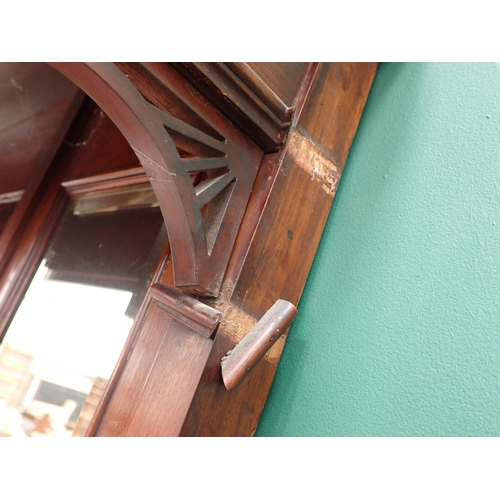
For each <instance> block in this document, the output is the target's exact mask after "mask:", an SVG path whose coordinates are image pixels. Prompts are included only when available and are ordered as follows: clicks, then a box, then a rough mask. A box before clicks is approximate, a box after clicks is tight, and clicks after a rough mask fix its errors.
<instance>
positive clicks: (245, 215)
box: [52, 63, 377, 436]
mask: <svg viewBox="0 0 500 500" xmlns="http://www.w3.org/2000/svg"><path fill="white" fill-rule="evenodd" d="M52 66H53V67H54V68H56V69H58V70H59V71H61V72H62V73H63V74H65V75H66V76H68V77H69V78H70V79H71V80H72V81H73V82H75V83H76V84H77V85H78V86H79V87H80V88H82V89H83V90H84V91H85V92H86V93H88V94H89V95H90V96H91V97H92V98H93V99H94V100H95V101H96V102H97V103H98V104H99V105H100V106H101V107H102V109H103V110H104V111H105V112H106V113H107V114H108V115H109V117H110V118H111V119H112V120H113V121H114V122H115V124H116V125H117V126H118V127H119V128H120V130H121V131H122V133H123V135H124V136H125V137H126V139H127V140H128V141H129V143H130V144H131V146H132V147H133V149H134V150H135V152H136V154H137V156H138V157H139V159H140V161H141V164H142V166H143V168H144V170H145V171H146V173H147V175H148V177H149V179H150V180H151V184H152V186H153V189H154V190H155V193H156V195H157V198H158V200H159V203H160V206H161V208H162V213H163V215H164V219H165V223H166V226H167V230H168V233H169V239H170V246H171V249H172V259H171V260H170V259H169V258H168V256H167V253H165V254H164V260H163V262H162V263H161V265H160V267H159V268H158V271H157V274H156V277H155V278H154V282H157V283H159V284H160V285H167V286H170V287H173V286H175V287H176V288H177V289H179V290H181V291H182V292H183V293H184V294H190V295H196V296H197V298H194V297H191V298H189V300H191V302H189V301H188V302H189V304H191V305H189V306H188V305H186V306H180V307H176V308H174V309H175V310H173V309H172V300H173V299H172V297H170V296H169V297H167V296H165V295H162V294H161V293H159V291H158V290H159V288H158V287H156V288H155V287H154V286H153V287H152V288H150V291H149V293H148V295H147V297H146V300H145V302H144V304H143V308H142V312H141V316H140V319H139V321H137V322H136V327H135V330H134V332H133V334H132V336H131V338H130V339H129V342H128V343H127V345H126V347H125V349H124V351H123V353H122V356H121V359H120V360H119V362H118V364H117V367H116V369H115V372H114V374H113V377H112V380H111V382H110V383H109V384H108V387H107V389H106V392H105V395H104V397H103V399H102V401H101V403H100V406H99V408H98V411H97V412H96V414H95V416H94V419H93V421H92V424H91V427H90V429H89V431H88V435H91V436H174V435H175V436H177V435H179V436H180V435H183V436H207V435H210V436H222V435H231V436H250V435H253V434H254V433H255V430H256V427H257V424H258V420H259V417H260V413H261V411H262V409H263V407H264V404H265V400H266V398H267V394H268V392H269V389H270V386H271V383H272V379H273V376H274V373H275V371H276V368H277V363H278V361H279V358H280V355H281V352H282V349H283V347H284V344H285V341H286V335H287V333H286V332H283V334H282V335H281V337H280V339H279V340H278V341H277V342H276V343H275V344H274V346H273V347H272V348H271V349H270V350H269V351H268V352H267V354H266V355H265V356H264V358H263V359H262V360H261V361H260V362H259V363H257V365H256V366H255V368H254V369H253V371H252V372H251V373H250V374H249V375H248V376H247V377H246V378H245V379H244V380H243V381H242V382H241V383H240V384H239V385H238V386H237V387H235V388H234V389H233V390H232V391H231V392H228V391H227V389H226V388H225V386H224V384H223V380H222V375H221V366H220V362H221V359H222V358H223V357H224V355H225V354H226V353H227V351H229V350H230V349H232V348H234V347H235V345H236V344H237V343H238V342H239V341H240V340H241V339H242V338H244V336H245V335H246V334H247V333H248V332H249V331H250V330H251V329H252V327H253V326H254V325H255V324H256V323H257V321H258V320H259V319H260V318H261V317H262V316H263V315H264V314H265V312H266V311H267V310H268V309H269V308H270V307H271V306H272V305H273V304H274V303H275V302H276V301H277V300H278V299H284V300H287V301H289V302H290V303H292V304H295V305H296V304H297V303H298V302H299V299H300V295H301V293H302V290H303V287H304V286H305V282H306V279H307V275H308V273H309V269H310V267H311V265H312V261H313V258H314V254H315V252H316V248H317V246H318V244H319V240H320V238H321V234H322V231H323V228H324V225H325V223H326V219H327V217H328V213H329V210H330V207H331V204H332V202H333V198H334V195H335V192H336V189H337V186H338V182H339V180H340V177H341V174H342V170H343V167H344V164H345V161H346V159H347V154H348V151H349V148H350V146H351V143H352V140H353V137H354V134H355V131H356V128H357V126H358V123H359V120H360V117H361V113H362V110H363V107H364V104H365V102H366V99H367V96H368V92H369V89H370V86H371V83H372V81H373V78H374V76H375V72H376V67H377V66H376V64H371V63H366V64H365V63H321V64H312V63H311V64H308V65H297V69H296V70H293V71H291V72H290V74H289V75H288V76H287V78H288V80H287V79H286V78H285V76H283V78H282V82H281V85H282V87H280V81H279V79H278V82H276V81H274V82H273V84H272V85H271V83H270V84H269V85H267V84H266V81H269V82H271V81H272V78H271V76H270V75H272V73H273V72H276V73H280V71H282V70H280V67H279V64H274V65H272V64H269V65H267V66H254V68H255V69H259V71H260V76H259V75H257V77H258V78H256V77H255V76H254V75H253V74H254V73H255V71H254V70H253V69H252V68H251V67H250V66H242V65H215V66H210V65H208V66H207V65H196V64H191V65H190V64H184V65H179V64H177V65H174V66H175V68H174V66H172V65H168V64H164V63H162V64H160V63H154V64H153V63H147V64H146V63H145V64H132V63H127V64H124V63H120V64H116V65H113V64H111V63H105V64H103V63H99V64H90V63H88V64H83V63H74V64H68V63H64V64H62V63H57V64H52ZM176 68H177V69H176ZM207 68H208V69H207ZM211 69H213V74H215V75H216V76H217V78H212V76H211V73H210V70H211ZM249 69H251V71H249ZM179 71H180V73H179ZM181 73H182V75H184V76H182V75H181ZM190 75H191V76H190ZM186 76H187V77H188V79H190V82H188V81H187V80H186V78H185V77H186ZM228 82H229V83H228ZM228 86H229V87H228ZM271 87H273V88H271ZM228 88H230V89H231V92H229V93H228V91H227V89H228ZM290 88H293V89H295V90H294V92H293V95H294V97H293V99H292V100H291V101H290V95H289V89H290ZM262 116H265V117H267V118H266V120H264V121H262V120H259V117H262ZM235 123H236V124H237V125H235ZM214 151H215V153H214ZM217 152H219V153H222V156H221V155H220V154H217ZM224 155H225V156H224ZM221 158H222V159H221ZM190 171H191V172H192V171H203V172H205V174H206V175H205V179H204V180H203V181H202V183H201V184H200V185H199V187H196V188H193V184H192V179H191V178H190V177H189V172H190ZM210 171H212V172H210ZM172 180H174V182H171V181H172ZM207 228H208V229H207ZM214 228H215V229H214ZM153 284H154V283H153ZM167 295H168V294H167ZM193 301H194V302H193ZM174 302H175V300H174ZM166 303H167V304H166ZM186 304H187V303H186ZM197 304H200V306H198V305H197ZM204 307H208V308H209V309H207V311H208V313H207V314H208V316H209V317H211V318H212V320H213V321H215V318H218V319H217V321H216V322H215V323H213V328H212V327H211V326H210V328H212V329H211V330H210V332H209V333H208V334H206V335H204V334H203V333H202V332H200V331H199V328H198V327H197V326H196V324H193V323H190V322H189V321H187V320H185V319H183V318H182V315H183V314H185V315H186V316H187V317H189V315H190V314H195V317H197V315H199V314H200V313H199V311H200V310H202V309H203V310H204ZM189 311H195V312H194V313H192V312H191V313H190V312H189ZM214 311H215V312H214ZM179 315H180V316H179ZM188 319H189V318H188ZM195 323H196V321H195ZM211 324H212V323H211ZM203 328H206V327H203ZM204 331H205V330H204Z"/></svg>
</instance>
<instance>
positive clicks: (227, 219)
mask: <svg viewBox="0 0 500 500" xmlns="http://www.w3.org/2000/svg"><path fill="white" fill-rule="evenodd" d="M51 66H52V67H54V68H55V69H57V70H58V71H60V72H61V73H62V74H63V75H65V76H66V77H67V78H69V79H70V80H71V81H73V83H75V84H76V85H77V86H78V87H80V88H81V89H82V90H83V91H84V92H86V93H87V94H88V95H89V96H90V97H91V98H92V99H93V100H94V101H95V102H96V103H97V104H98V105H99V106H100V107H101V109H102V110H103V111H104V112H105V113H106V114H107V115H108V116H109V117H110V119H111V120H112V121H113V122H114V123H115V125H116V126H117V127H118V129H119V130H120V131H121V132H122V133H123V135H124V136H125V138H126V139H127V141H128V142H129V144H130V146H131V147H132V148H133V150H134V151H135V153H136V155H137V157H138V158H139V161H140V163H141V165H142V166H143V168H144V170H145V171H146V173H147V175H148V177H149V179H150V181H151V185H152V187H153V190H154V192H155V194H156V197H157V199H158V202H159V205H160V208H161V211H162V214H163V218H164V221H165V225H166V228H167V232H168V236H169V241H170V246H171V251H172V262H173V270H174V279H175V284H176V286H177V287H179V288H181V289H183V290H184V291H187V292H189V293H195V294H200V295H212V296H215V295H217V294H218V292H219V289H220V286H221V282H222V278H223V276H224V272H225V269H226V267H227V263H228V260H229V256H230V254H231V250H232V247H233V244H234V240H235V238H236V234H237V232H238V229H239V225H240V223H241V219H242V218H243V214H244V211H245V208H246V205H247V203H248V198H249V196H250V193H251V190H252V186H253V182H254V180H255V176H256V174H257V170H258V167H259V164H260V161H261V158H262V151H261V150H260V149H259V148H257V147H256V146H255V144H254V143H253V142H251V141H250V140H249V139H248V138H247V137H246V136H245V135H244V134H243V133H241V132H240V131H239V130H238V129H237V128H236V127H235V126H234V125H233V124H232V123H230V122H229V121H228V120H227V119H225V118H224V116H222V115H221V114H220V113H219V112H218V111H217V110H216V109H215V108H213V107H212V106H210V105H209V104H208V103H207V102H205V101H203V99H202V98H201V96H199V95H197V93H196V91H194V89H193V88H192V87H191V86H190V84H189V83H188V82H187V81H186V80H185V79H184V78H183V77H182V76H180V74H179V73H177V72H176V71H175V70H174V69H173V68H171V67H170V66H169V65H167V64H164V65H161V66H160V67H158V65H151V66H150V67H148V66H149V65H147V64H145V65H140V64H136V65H129V66H127V68H128V69H127V73H129V70H131V72H134V73H136V74H125V73H124V72H123V71H122V70H121V69H120V68H119V67H118V65H115V64H113V63H51ZM133 82H135V84H134V83H133ZM137 82H139V84H140V85H138V83H137ZM138 87H141V88H140V90H139V88H138ZM149 88H154V93H151V92H150V91H149V90H148V89H149ZM145 89H146V90H145ZM148 92H149V93H150V95H147V94H148ZM163 94H164V95H163ZM164 96H167V98H165V97H164ZM172 96H174V97H172ZM165 100H167V101H168V100H170V102H174V101H175V102H176V103H177V102H179V103H180V107H181V108H182V109H186V110H187V113H184V115H183V113H182V112H179V111H178V109H172V110H171V109H169V106H168V105H167V106H157V105H155V104H152V101H153V102H154V101H156V102H164V101H165ZM176 115H177V116H176ZM184 116H195V118H196V119H195V120H194V122H193V120H191V122H192V123H189V122H188V120H185V119H184ZM193 123H194V124H193ZM200 123H205V124H207V126H206V127H203V128H204V130H201V128H200V126H199V124H200ZM207 130H208V131H209V132H207ZM211 131H213V132H211ZM185 144H188V145H189V144H194V145H195V146H194V147H193V148H192V149H191V150H190V151H188V152H187V153H186V149H189V148H186V146H185ZM183 148H184V149H183ZM195 172H202V173H203V174H204V176H203V177H204V178H202V181H201V183H200V184H199V185H198V186H196V187H195V186H193V179H192V177H191V175H190V174H193V173H195Z"/></svg>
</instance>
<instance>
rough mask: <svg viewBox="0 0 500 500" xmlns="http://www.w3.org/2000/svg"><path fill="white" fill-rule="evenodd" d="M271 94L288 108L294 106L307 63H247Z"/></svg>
mask: <svg viewBox="0 0 500 500" xmlns="http://www.w3.org/2000/svg"><path fill="white" fill-rule="evenodd" d="M247 64H248V65H249V66H250V67H251V68H252V69H253V70H254V71H255V72H256V73H257V74H258V75H259V76H260V78H262V80H264V81H265V82H266V83H267V85H269V87H270V88H271V90H272V91H273V92H275V93H276V95H277V96H278V97H280V99H281V100H282V101H283V102H284V103H285V104H286V105H287V106H289V107H292V106H294V103H295V98H296V97H297V94H298V93H299V89H300V86H301V84H302V80H303V79H304V77H305V76H306V73H307V68H308V66H309V64H310V63H308V62H275V63H273V62H250V63H247Z"/></svg>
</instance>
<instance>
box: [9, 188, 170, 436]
mask: <svg viewBox="0 0 500 500" xmlns="http://www.w3.org/2000/svg"><path fill="white" fill-rule="evenodd" d="M127 189H129V188H127ZM148 189H149V190H150V192H148V193H146V192H145V191H148ZM129 191H130V189H129ZM139 191H140V193H141V196H137V193H135V194H134V195H133V196H132V198H134V199H138V200H140V202H137V203H135V204H134V202H131V201H130V200H131V196H126V193H125V194H123V193H122V194H121V195H120V193H116V192H115V193H114V194H113V196H109V192H108V194H107V195H106V196H108V198H109V199H112V200H114V201H115V202H116V200H117V199H120V200H122V199H126V200H127V201H126V202H125V203H121V204H116V203H115V204H114V205H113V209H112V210H110V205H109V203H108V204H107V205H106V204H105V203H103V199H104V198H106V196H105V197H96V196H95V195H93V199H91V200H82V199H80V200H77V201H76V202H72V203H71V204H70V206H69V207H68V209H67V210H66V212H65V214H64V216H63V217H62V219H61V220H60V222H59V225H58V228H57V230H56V232H55V235H54V237H53V239H52V242H51V244H50V245H49V248H48V250H47V251H46V253H45V256H44V259H43V261H42V262H41V264H40V266H39V268H38V270H37V272H36V274H35V276H34V278H33V280H32V282H31V285H30V287H29V289H28V291H27V293H26V294H25V297H24V299H23V301H22V303H21V305H20V307H19V309H18V311H17V313H16V316H15V317H14V319H13V321H12V323H11V325H10V327H9V330H8V332H7V335H6V337H5V339H4V341H3V342H2V344H1V345H0V436H13V437H25V436H30V437H51V436H56V437H59V436H83V435H85V432H86V430H87V428H88V426H89V424H90V421H91V419H92V416H93V414H94V412H95V410H96V408H97V405H98V403H99V400H100V398H101V396H102V395H103V393H104V390H105V387H106V384H107V381H108V380H109V378H110V376H111V374H112V372H113V369H114V367H115V365H116V362H117V360H118V357H119V355H120V352H121V351H122V348H123V346H124V343H125V341H126V339H127V337H128V335H129V333H130V330H131V327H132V324H133V321H134V318H135V316H136V314H137V312H138V310H139V306H140V304H141V302H142V300H143V298H144V296H145V293H146V291H147V288H148V286H149V284H150V281H151V278H152V275H153V273H154V271H155V269H156V266H157V264H158V262H159V259H160V257H161V255H162V252H163V249H164V248H165V245H166V232H165V230H164V226H163V219H162V216H161V213H160V211H159V209H158V208H157V207H156V206H155V205H157V203H156V202H155V200H154V196H153V197H152V196H151V189H150V188H144V187H141V188H140V189H139ZM97 198H98V200H99V203H95V199H97ZM145 198H146V199H148V200H149V201H148V202H147V203H146V202H145V201H144V200H145ZM89 207H91V208H89Z"/></svg>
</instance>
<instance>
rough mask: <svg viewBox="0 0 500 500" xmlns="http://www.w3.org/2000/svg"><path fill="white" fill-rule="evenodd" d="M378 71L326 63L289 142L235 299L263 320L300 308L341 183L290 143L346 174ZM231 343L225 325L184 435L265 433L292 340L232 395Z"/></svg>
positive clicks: (368, 66)
mask: <svg viewBox="0 0 500 500" xmlns="http://www.w3.org/2000/svg"><path fill="white" fill-rule="evenodd" d="M376 68H377V66H376V64H370V63H367V64H363V63H352V64H351V63H329V64H320V65H319V67H318V70H317V73H316V75H315V78H314V80H313V82H312V86H311V89H310V91H309V93H308V95H307V99H306V101H305V105H304V107H303V111H302V114H301V115H300V116H298V117H295V124H294V128H293V130H292V133H291V135H289V139H288V141H287V143H286V144H285V150H284V154H283V155H282V157H281V161H280V167H279V171H278V174H277V177H276V179H275V182H274V185H273V187H272V190H271V192H270V194H269V198H268V199H267V200H266V203H265V206H264V210H263V213H262V216H261V219H260V220H259V224H258V227H257V229H256V231H255V234H254V235H253V238H252V240H251V245H250V248H249V251H248V253H247V255H246V258H245V261H244V264H243V266H242V270H241V272H240V274H239V277H238V280H237V283H236V286H235V288H234V291H233V294H232V296H231V299H230V304H231V306H232V307H236V308H238V310H240V311H242V312H244V313H246V314H248V315H250V316H251V317H254V318H259V317H261V316H262V315H263V314H264V312H265V311H266V310H267V309H269V307H271V305H272V304H273V303H274V302H275V301H276V300H277V299H278V298H282V299H285V300H288V301H290V302H291V303H293V304H297V303H298V302H299V300H300V296H301V294H302V290H303V288H304V286H305V283H306V280H307V276H308V274H309V270H310V268H311V265H312V262H313V259H314V255H315V253H316V250H317V247H318V245H319V241H320V239H321V235H322V232H323V228H324V226H325V224H326V221H327V218H328V214H329V212H330V208H331V205H332V202H333V194H334V192H335V190H336V187H337V184H335V186H332V189H333V192H332V191H331V189H328V190H326V189H325V186H324V184H323V183H322V182H319V181H318V180H314V179H313V178H312V176H311V171H310V169H307V168H306V169H305V168H304V165H303V164H301V163H302V162H301V155H297V148H294V146H293V145H291V143H290V142H291V141H290V137H292V138H293V137H294V134H293V132H297V133H300V135H301V136H302V137H306V138H307V139H308V140H310V141H311V142H312V143H313V145H314V146H315V149H314V151H317V150H320V151H321V152H322V155H321V158H324V159H326V160H327V163H326V164H327V165H330V166H331V165H333V166H335V167H336V169H337V171H338V173H339V175H340V174H341V173H342V170H343V168H344V165H345V161H346V159H347V154H348V151H349V148H350V146H351V144H352V140H353V138H354V134H355V132H356V129H357V126H358V123H359V120H360V118H361V113H362V110H363V108H364V105H365V103H366V100H367V97H368V93H369V90H370V87H371V84H372V82H373V78H374V77H375V72H376ZM311 117H314V120H312V119H311ZM295 137H297V136H295ZM299 151H300V148H299ZM332 168H333V167H332ZM299 309H300V307H299ZM283 337H286V334H285V335H284V336H283ZM283 337H282V338H283ZM230 338H231V332H228V331H224V330H223V329H222V325H221V328H220V329H219V334H218V335H217V336H216V339H215V345H214V347H213V349H212V352H211V354H210V357H209V360H208V363H207V366H206V368H205V371H204V373H203V376H202V377H201V380H200V384H199V386H198V390H197V392H196V394H195V397H194V400H193V403H192V405H191V408H190V411H189V414H188V416H187V419H186V423H185V424H184V426H183V428H182V433H181V435H183V436H251V435H253V434H254V433H255V431H256V429H257V425H258V421H259V418H260V414H261V412H262V410H263V408H264V405H265V401H266V399H267V395H268V393H269V390H270V388H271V384H272V380H273V377H274V374H275V372H276V369H277V364H278V361H279V358H280V356H281V351H282V349H283V347H284V341H281V342H280V343H277V344H275V345H274V346H273V348H272V349H271V351H272V350H274V349H276V350H275V352H273V356H272V358H268V359H266V358H264V359H262V360H261V361H260V362H259V363H258V364H257V365H256V366H255V368H254V370H253V371H252V373H251V374H249V375H248V377H246V378H245V379H244V380H243V381H242V383H241V384H240V385H238V386H237V387H236V388H235V389H234V390H233V391H231V392H228V391H227V390H226V389H225V387H224V385H223V382H222V377H221V375H220V373H219V372H218V371H217V370H216V369H215V366H216V365H217V364H218V363H219V362H220V359H221V358H222V357H223V356H224V354H225V353H226V352H227V351H228V350H230V349H232V348H233V347H234V344H235V343H234V342H233V341H231V340H230ZM271 351H269V353H268V354H270V353H271Z"/></svg>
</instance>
